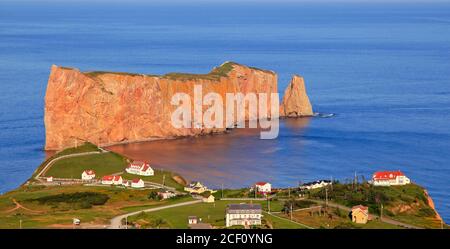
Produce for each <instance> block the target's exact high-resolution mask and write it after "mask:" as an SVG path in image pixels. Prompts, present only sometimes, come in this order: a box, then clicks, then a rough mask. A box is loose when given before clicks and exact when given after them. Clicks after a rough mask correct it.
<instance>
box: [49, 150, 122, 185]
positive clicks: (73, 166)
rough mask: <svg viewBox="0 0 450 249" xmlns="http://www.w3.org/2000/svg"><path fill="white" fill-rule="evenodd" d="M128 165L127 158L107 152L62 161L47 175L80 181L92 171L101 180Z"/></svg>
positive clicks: (55, 164) (53, 166)
mask: <svg viewBox="0 0 450 249" xmlns="http://www.w3.org/2000/svg"><path fill="white" fill-rule="evenodd" d="M126 165H127V160H126V158H124V157H122V156H120V155H118V154H116V153H113V152H107V153H101V154H92V155H85V156H78V157H70V158H64V159H60V160H58V161H56V162H55V163H54V164H53V165H52V166H51V167H50V168H49V169H48V171H47V172H46V173H45V175H46V176H53V177H56V178H78V179H80V178H81V173H83V171H84V170H87V169H92V170H94V171H95V174H96V177H97V178H100V177H102V176H104V175H109V174H113V173H117V172H121V171H123V170H124V169H125V167H126Z"/></svg>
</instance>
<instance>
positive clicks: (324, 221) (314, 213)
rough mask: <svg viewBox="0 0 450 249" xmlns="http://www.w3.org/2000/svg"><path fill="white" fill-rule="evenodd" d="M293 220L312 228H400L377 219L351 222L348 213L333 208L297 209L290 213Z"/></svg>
mask: <svg viewBox="0 0 450 249" xmlns="http://www.w3.org/2000/svg"><path fill="white" fill-rule="evenodd" d="M279 215H280V216H281V217H285V218H290V215H289V214H285V213H281V214H279ZM292 218H293V220H295V221H297V222H301V223H302V224H305V225H307V226H310V227H312V228H324V229H332V228H361V229H373V228H379V229H400V228H401V227H398V226H395V225H391V224H388V223H384V222H381V221H379V220H373V221H369V222H368V223H367V224H356V223H353V222H351V220H350V218H349V217H348V214H347V213H346V212H344V211H340V210H338V209H335V208H329V209H328V211H327V213H322V214H321V213H320V212H319V211H318V209H309V210H299V211H294V212H293V214H292Z"/></svg>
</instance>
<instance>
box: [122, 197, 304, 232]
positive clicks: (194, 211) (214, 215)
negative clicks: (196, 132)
mask: <svg viewBox="0 0 450 249" xmlns="http://www.w3.org/2000/svg"><path fill="white" fill-rule="evenodd" d="M231 203H237V202H236V201H220V200H219V201H216V202H215V203H198V204H194V205H189V206H185V207H177V208H170V209H165V210H160V211H156V212H151V213H140V214H137V215H134V216H131V217H129V218H128V221H129V222H134V223H137V224H140V225H142V226H143V227H146V226H151V225H152V224H155V223H156V224H160V227H168V228H188V223H187V218H188V216H197V217H199V218H201V219H202V222H204V223H210V224H211V225H213V226H215V227H224V226H225V209H226V206H227V205H228V204H231ZM238 203H240V202H238ZM253 203H261V204H263V205H264V202H262V201H254V202H253ZM156 221H163V222H162V223H161V222H156ZM263 223H265V224H268V225H270V226H271V227H273V228H303V227H302V226H301V225H298V224H295V223H292V222H290V221H286V220H284V219H281V218H279V217H273V216H270V215H267V214H265V215H264V218H263Z"/></svg>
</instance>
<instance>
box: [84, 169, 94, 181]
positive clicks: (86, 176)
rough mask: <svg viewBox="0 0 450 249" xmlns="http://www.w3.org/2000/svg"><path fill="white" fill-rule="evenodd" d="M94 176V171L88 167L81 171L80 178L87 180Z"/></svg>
mask: <svg viewBox="0 0 450 249" xmlns="http://www.w3.org/2000/svg"><path fill="white" fill-rule="evenodd" d="M94 178H95V171H93V170H92V169H88V170H85V171H83V173H81V180H85V181H89V180H92V179H94Z"/></svg>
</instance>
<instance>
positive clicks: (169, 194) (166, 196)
mask: <svg viewBox="0 0 450 249" xmlns="http://www.w3.org/2000/svg"><path fill="white" fill-rule="evenodd" d="M158 196H159V198H160V199H161V200H166V199H170V198H172V197H175V196H177V195H176V194H175V193H173V192H170V191H164V192H158Z"/></svg>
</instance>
